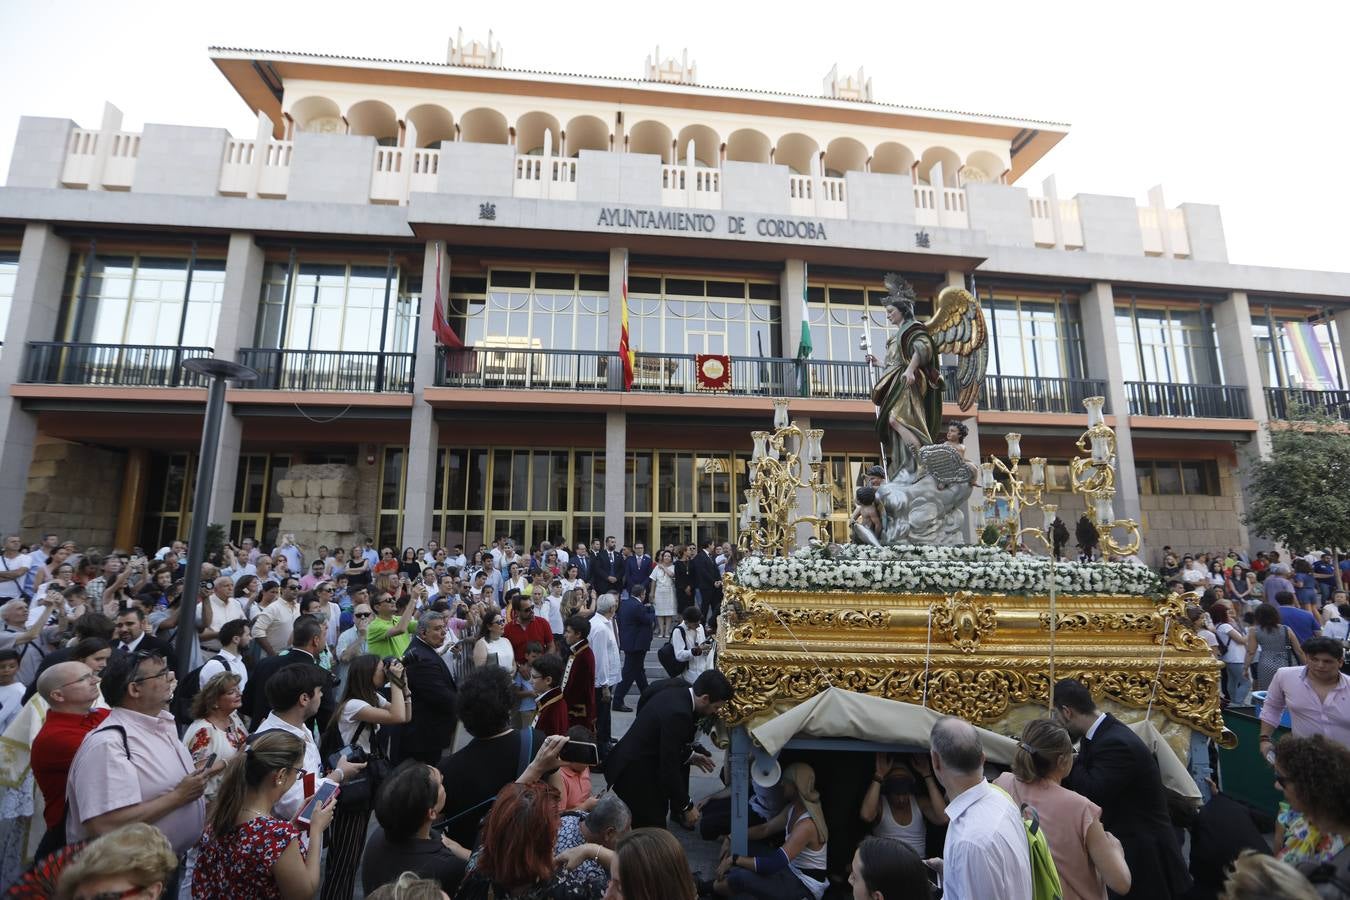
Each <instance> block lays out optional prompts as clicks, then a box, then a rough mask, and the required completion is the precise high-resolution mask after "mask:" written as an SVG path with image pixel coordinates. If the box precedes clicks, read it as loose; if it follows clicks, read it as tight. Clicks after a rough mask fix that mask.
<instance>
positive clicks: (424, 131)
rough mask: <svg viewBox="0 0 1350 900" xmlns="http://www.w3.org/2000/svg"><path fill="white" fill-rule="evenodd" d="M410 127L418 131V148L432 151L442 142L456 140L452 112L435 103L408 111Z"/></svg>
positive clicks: (407, 119)
mask: <svg viewBox="0 0 1350 900" xmlns="http://www.w3.org/2000/svg"><path fill="white" fill-rule="evenodd" d="M405 119H406V121H407V122H408V124H409V125H412V126H413V127H414V128H416V129H417V146H418V147H419V148H425V147H430V148H432V149H435V148H438V147H440V146H441V143H442V142H446V141H453V140H454V139H455V120H454V117H453V116H451V115H450V110H448V109H446V108H445V107H444V106H437V105H436V104H434V103H424V104H422V105H421V106H414V107H413V108H412V109H410V110H408V115H407V116H406V117H405Z"/></svg>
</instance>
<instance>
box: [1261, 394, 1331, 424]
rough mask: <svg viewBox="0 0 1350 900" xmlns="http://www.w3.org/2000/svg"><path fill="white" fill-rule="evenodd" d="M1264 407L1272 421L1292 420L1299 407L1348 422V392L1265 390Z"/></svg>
mask: <svg viewBox="0 0 1350 900" xmlns="http://www.w3.org/2000/svg"><path fill="white" fill-rule="evenodd" d="M1266 407H1267V409H1268V411H1269V413H1270V417H1271V418H1272V419H1288V418H1292V414H1294V413H1297V412H1298V410H1299V408H1300V407H1301V408H1304V409H1308V410H1310V411H1312V412H1314V413H1320V414H1322V415H1326V416H1330V417H1332V418H1333V419H1341V420H1343V421H1348V422H1350V391H1313V390H1304V389H1302V388H1266Z"/></svg>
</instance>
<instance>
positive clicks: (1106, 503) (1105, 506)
mask: <svg viewBox="0 0 1350 900" xmlns="http://www.w3.org/2000/svg"><path fill="white" fill-rule="evenodd" d="M1096 511H1097V523H1098V524H1099V525H1107V524H1110V523H1111V522H1114V521H1115V520H1116V514H1115V511H1114V510H1112V509H1111V498H1110V497H1102V498H1100V499H1098V500H1097V503H1096Z"/></svg>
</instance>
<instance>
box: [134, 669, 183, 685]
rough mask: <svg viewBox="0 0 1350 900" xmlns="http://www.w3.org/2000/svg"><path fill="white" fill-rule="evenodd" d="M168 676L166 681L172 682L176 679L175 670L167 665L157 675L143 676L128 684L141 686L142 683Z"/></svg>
mask: <svg viewBox="0 0 1350 900" xmlns="http://www.w3.org/2000/svg"><path fill="white" fill-rule="evenodd" d="M166 675H167V676H168V677H167V678H165V680H166V681H170V680H172V679H173V678H174V674H173V669H170V668H169V667H168V665H167V664H166V665H165V666H164V668H162V669H160V670H159V671H158V672H156V673H155V674H153V675H142V676H140V677H139V678H133V679H131V680H130V681H128V682H127V684H140V683H141V682H142V681H153V680H154V679H156V678H160V677H163V676H166Z"/></svg>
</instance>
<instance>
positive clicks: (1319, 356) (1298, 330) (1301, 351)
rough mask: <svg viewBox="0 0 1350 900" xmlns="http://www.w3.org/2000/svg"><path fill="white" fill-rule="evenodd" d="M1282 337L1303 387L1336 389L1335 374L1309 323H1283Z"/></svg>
mask: <svg viewBox="0 0 1350 900" xmlns="http://www.w3.org/2000/svg"><path fill="white" fill-rule="evenodd" d="M1284 337H1285V340H1287V341H1288V342H1289V349H1290V350H1292V351H1293V356H1294V362H1295V364H1296V365H1297V366H1298V375H1299V378H1300V379H1301V380H1302V382H1303V385H1302V386H1303V387H1304V388H1307V389H1310V390H1329V389H1333V388H1335V387H1336V374H1335V372H1334V371H1332V368H1331V364H1330V363H1328V362H1327V357H1326V354H1325V353H1323V352H1322V342H1321V341H1319V340H1318V339H1317V332H1315V331H1314V330H1313V326H1312V323H1310V322H1285V323H1284Z"/></svg>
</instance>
